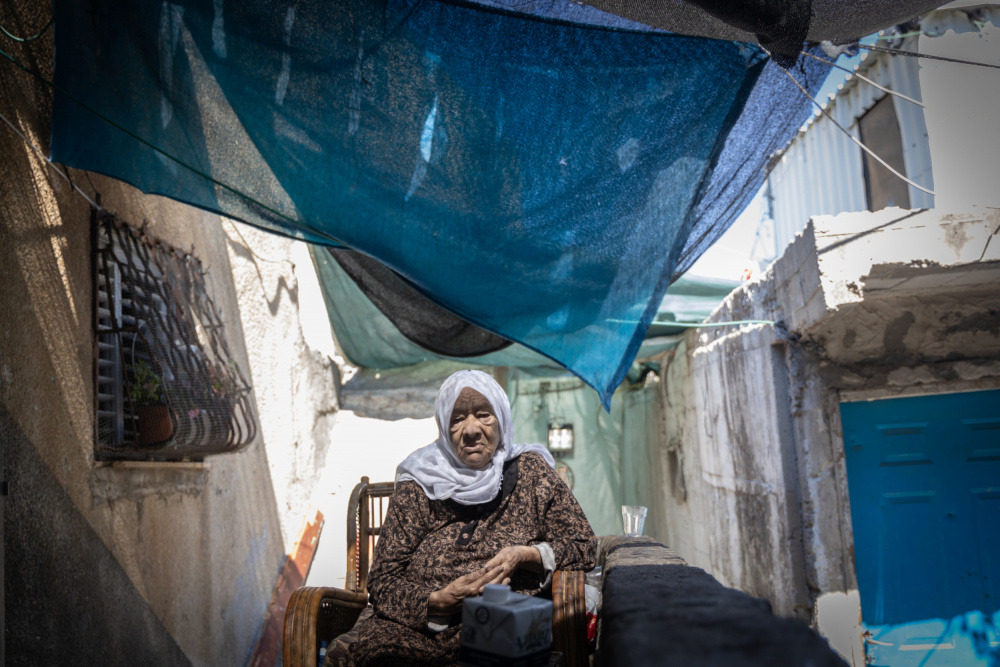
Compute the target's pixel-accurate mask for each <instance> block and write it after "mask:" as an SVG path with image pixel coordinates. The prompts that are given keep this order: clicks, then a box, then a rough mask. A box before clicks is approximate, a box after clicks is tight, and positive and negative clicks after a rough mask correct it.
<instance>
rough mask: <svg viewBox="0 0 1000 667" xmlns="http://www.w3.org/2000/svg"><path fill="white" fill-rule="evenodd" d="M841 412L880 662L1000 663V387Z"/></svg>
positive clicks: (902, 665) (868, 620) (864, 596)
mask: <svg viewBox="0 0 1000 667" xmlns="http://www.w3.org/2000/svg"><path fill="white" fill-rule="evenodd" d="M840 414H841V418H842V422H843V427H844V448H845V453H846V460H847V480H848V488H849V492H850V498H851V518H852V523H853V525H854V555H855V564H856V566H857V573H858V588H859V589H860V594H861V618H862V621H863V623H864V624H865V627H866V629H867V631H868V633H869V635H868V640H867V653H868V660H869V663H871V664H874V665H885V666H889V667H910V666H911V665H912V666H913V667H918V666H920V667H935V666H938V665H942V666H944V665H948V666H960V665H988V666H990V667H998V666H1000V613H997V610H998V608H1000V605H998V602H1000V390H991V391H977V392H968V393H956V394H941V395H934V396H917V397H910V398H892V399H884V400H878V401H865V402H857V403H842V404H841V406H840Z"/></svg>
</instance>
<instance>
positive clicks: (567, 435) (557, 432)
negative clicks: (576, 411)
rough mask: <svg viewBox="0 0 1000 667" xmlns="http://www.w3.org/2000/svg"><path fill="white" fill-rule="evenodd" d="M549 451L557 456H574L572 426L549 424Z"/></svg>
mask: <svg viewBox="0 0 1000 667" xmlns="http://www.w3.org/2000/svg"><path fill="white" fill-rule="evenodd" d="M549 451H550V452H552V453H553V454H554V455H555V456H570V455H572V454H573V425H572V424H556V423H552V424H549Z"/></svg>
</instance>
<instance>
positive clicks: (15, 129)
mask: <svg viewBox="0 0 1000 667" xmlns="http://www.w3.org/2000/svg"><path fill="white" fill-rule="evenodd" d="M0 120H3V122H5V123H7V126H8V127H9V128H10V129H12V130H14V132H15V133H16V134H17V136H19V137H21V140H22V141H23V142H24V143H26V144H27V145H28V146H30V147H31V148H32V149H34V151H35V152H36V153H38V155H39V156H41V158H42V159H43V160H45V162H47V163H48V164H49V166H50V167H52V168H53V169H54V170H55V172H56V173H57V174H59V175H60V176H62V177H63V178H64V179H66V182H67V183H69V184H70V185H71V186H72V187H73V189H74V190H76V191H77V192H79V193H80V196H82V197H83V198H84V199H86V200H87V201H88V202H90V205H91V206H93V207H94V208H96V209H98V210H99V211H103V210H104V207H103V206H101V205H100V204H98V203H97V202H95V201H94V200H93V199H91V198H90V197H88V196H87V193H86V192H84V191H83V190H81V189H80V188H79V186H77V184H76V183H74V182H73V180H72V179H71V178H70V177H69V176H68V175H66V174H65V173H64V172H63V171H62V170H61V169H59V167H57V166H56V163H55V162H53V161H52V160H50V159H49V158H48V157H47V156H46V155H45V153H43V152H42V149H41V148H39V147H38V146H36V145H35V144H34V143H32V141H31V140H30V139H28V137H26V136H25V135H24V133H23V132H21V130H19V129H17V127H15V125H14V124H13V123H12V122H10V121H9V120H7V116H4V115H3V114H2V113H0Z"/></svg>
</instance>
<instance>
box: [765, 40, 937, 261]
mask: <svg viewBox="0 0 1000 667" xmlns="http://www.w3.org/2000/svg"><path fill="white" fill-rule="evenodd" d="M899 48H902V49H907V50H916V39H915V38H912V37H908V38H906V39H905V40H904V41H903V44H902V45H901V46H900V47H899ZM919 70H920V65H919V63H918V62H917V59H915V58H906V57H894V56H891V55H888V54H885V53H874V52H871V53H869V55H868V57H866V58H863V59H862V60H861V63H860V64H859V65H858V67H857V68H856V71H857V72H858V73H860V74H862V75H864V76H866V77H867V78H869V79H871V80H873V81H875V82H877V83H878V84H880V85H882V86H885V87H886V88H889V89H891V90H894V91H897V92H899V93H902V94H904V95H908V96H909V97H912V98H914V99H916V100H920V80H919V77H918V73H919ZM885 95H886V93H884V92H882V91H881V90H879V89H877V88H875V87H874V86H872V85H871V84H868V83H866V82H864V81H862V80H861V79H859V78H858V77H856V76H853V75H848V78H847V80H846V81H845V82H844V84H843V85H842V86H841V88H840V90H839V91H838V92H837V94H836V95H835V96H833V97H831V99H830V100H828V101H827V102H826V104H825V108H826V110H827V112H829V113H830V115H832V116H833V118H834V119H836V121H837V122H838V123H840V124H841V125H842V126H843V127H844V128H846V129H847V130H848V131H850V132H851V134H852V135H854V136H855V137H857V136H858V123H857V119H858V118H859V117H861V116H863V115H864V113H865V112H866V111H868V109H870V108H871V107H872V106H873V105H874V104H875V102H877V101H878V100H879V99H881V98H882V97H884V96H885ZM894 101H895V102H896V105H895V106H896V114H897V117H898V120H899V130H900V135H901V137H902V142H903V159H904V163H905V165H906V175H907V177H908V178H910V179H911V180H913V181H915V182H917V183H919V184H920V185H922V186H924V187H926V188H928V189H933V186H934V181H933V176H932V173H931V161H930V150H929V147H928V142H927V127H926V125H925V123H924V114H923V109H921V108H920V107H919V106H917V105H915V104H911V103H909V102H907V101H905V100H901V99H898V98H897V99H896V100H894ZM768 180H769V182H770V186H771V194H772V196H773V206H772V215H773V217H774V230H775V232H774V236H775V244H776V247H775V251H776V253H775V254H776V255H780V254H781V253H782V251H783V250H784V248H785V247H786V246H787V245H788V244H789V243H790V242H791V241H792V239H794V238H795V235H796V234H797V233H798V232H800V231H801V230H802V229H803V228H804V227H805V225H806V223H807V222H808V221H809V218H810V217H811V216H813V215H824V214H837V213H843V212H845V211H863V210H865V209H866V206H867V204H866V201H865V183H864V171H863V167H862V160H861V149H860V148H858V146H857V145H856V144H855V143H854V142H852V141H851V140H850V139H849V138H848V137H846V136H845V135H844V133H843V132H841V131H840V130H839V129H838V128H837V127H836V126H835V125H834V124H833V123H832V122H830V119H828V118H826V117H825V116H823V115H814V116H813V118H812V119H811V120H810V121H809V122H808V123H807V125H806V128H805V129H804V130H803V131H801V132H799V134H798V135H797V136H796V137H795V139H793V140H792V142H791V144H789V146H788V148H787V149H786V150H785V152H784V154H783V155H782V157H781V160H780V161H779V162H778V164H776V165H775V167H774V169H772V171H771V173H770V175H769V176H768ZM909 192H910V205H911V206H912V207H913V208H932V207H933V205H934V198H933V197H932V196H931V195H928V194H926V193H924V192H921V191H920V190H918V189H916V188H914V187H912V186H910V187H909Z"/></svg>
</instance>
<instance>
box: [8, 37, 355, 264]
mask: <svg viewBox="0 0 1000 667" xmlns="http://www.w3.org/2000/svg"><path fill="white" fill-rule="evenodd" d="M0 56H3V57H4V58H6V59H7V60H9V61H10V62H12V63H13V64H14V65H16V66H17V67H19V68H20V69H22V70H24V71H25V72H27V73H28V74H30V75H31V76H33V77H35V78H36V79H38V80H39V81H41V82H42V83H44V84H46V85H47V86H49V87H50V88H52V90H54V91H55V92H57V93H59V94H60V95H63V96H65V97H66V98H68V99H69V100H71V101H73V102H75V103H76V104H78V105H80V106H81V107H82V108H84V109H86V110H87V111H89V112H90V113H92V114H94V115H95V116H97V117H98V118H100V119H101V120H103V121H104V122H106V123H107V124H108V125H110V126H111V127H114V128H115V129H117V130H120V131H121V132H124V133H125V134H127V135H128V136H130V137H132V138H133V139H135V140H136V141H138V142H139V143H141V144H143V145H144V146H147V147H148V148H151V149H153V150H154V151H156V152H157V153H159V154H160V155H163V156H164V157H166V158H167V159H169V160H171V161H173V162H176V163H177V164H179V165H180V166H182V167H184V168H185V169H187V170H188V171H190V172H191V173H193V174H195V175H196V176H200V177H201V178H204V179H205V180H206V181H208V182H210V183H212V184H214V185H217V186H219V187H220V188H223V189H224V190H227V191H229V192H231V193H233V194H235V195H237V196H238V197H241V198H242V199H244V200H246V201H248V202H250V203H251V204H254V205H256V206H259V207H260V208H262V209H264V210H265V211H268V212H269V213H273V214H274V215H276V216H277V217H279V218H281V219H283V220H285V221H287V222H289V223H291V224H292V225H294V226H296V227H299V228H302V229H305V230H307V231H310V232H312V233H313V234H316V235H317V236H320V237H322V238H323V239H325V240H326V241H327V243H328V244H330V245H335V246H337V247H341V248H348V247H350V246H347V245H346V244H344V243H343V242H342V241H340V240H339V239H337V238H336V237H334V236H333V235H331V234H330V233H328V232H325V231H322V230H320V229H317V228H315V227H313V226H312V225H310V224H308V223H306V222H304V221H302V220H297V219H295V218H292V217H290V216H288V215H285V214H284V213H282V212H280V211H278V210H276V209H274V208H272V207H270V206H268V205H267V204H264V203H263V202H260V201H258V200H256V199H254V198H253V197H251V196H250V195H248V194H246V193H244V192H242V191H240V190H237V189H236V188H234V187H233V186H231V185H228V184H226V183H223V182H222V181H220V180H218V179H216V178H213V177H211V176H209V175H208V174H206V173H205V172H203V171H201V170H200V169H198V168H196V167H194V166H192V165H189V164H188V163H186V162H185V161H184V160H181V159H180V158H178V157H175V156H173V155H171V154H170V153H168V152H166V151H165V150H163V149H162V148H160V147H158V146H156V145H154V144H153V143H151V142H149V141H147V140H146V139H143V138H142V137H141V136H139V135H138V134H136V133H135V132H132V131H131V130H129V129H127V128H125V127H123V126H122V125H119V124H118V123H116V122H115V121H113V120H111V119H110V118H108V117H107V116H105V115H104V114H102V113H101V112H99V111H97V110H96V109H94V108H93V107H91V106H90V105H88V104H87V103H86V102H84V101H82V100H80V99H78V98H77V97H76V96H74V95H72V94H71V93H69V92H67V91H65V90H63V89H62V88H60V87H59V86H57V85H56V84H55V83H53V82H52V81H49V80H48V79H47V78H45V77H44V76H42V75H41V74H39V73H38V72H36V71H34V70H33V69H31V68H30V67H28V66H27V65H24V64H23V63H21V62H20V61H19V60H17V59H16V58H14V57H13V56H12V55H10V54H9V53H7V52H6V51H4V50H2V49H0Z"/></svg>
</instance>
